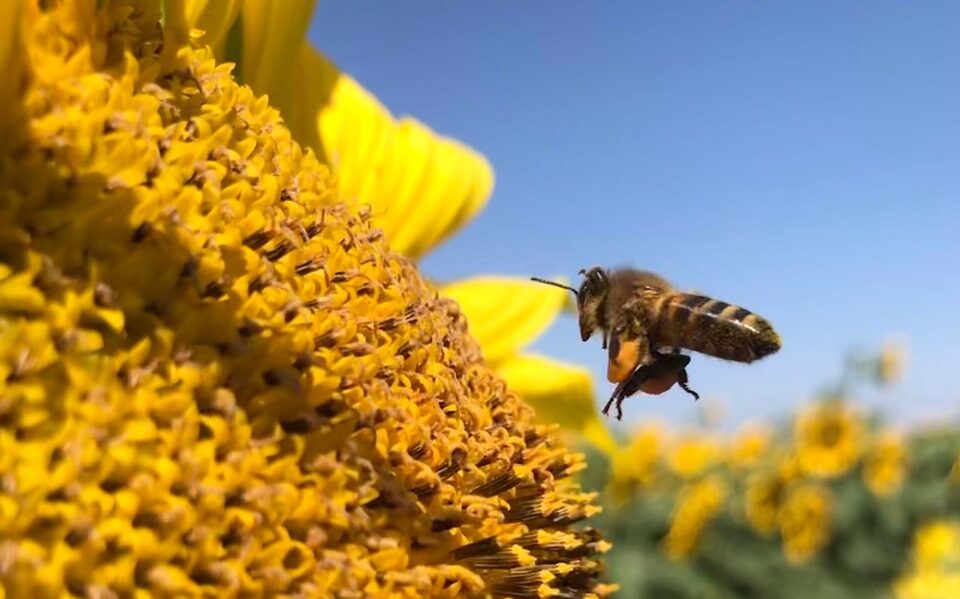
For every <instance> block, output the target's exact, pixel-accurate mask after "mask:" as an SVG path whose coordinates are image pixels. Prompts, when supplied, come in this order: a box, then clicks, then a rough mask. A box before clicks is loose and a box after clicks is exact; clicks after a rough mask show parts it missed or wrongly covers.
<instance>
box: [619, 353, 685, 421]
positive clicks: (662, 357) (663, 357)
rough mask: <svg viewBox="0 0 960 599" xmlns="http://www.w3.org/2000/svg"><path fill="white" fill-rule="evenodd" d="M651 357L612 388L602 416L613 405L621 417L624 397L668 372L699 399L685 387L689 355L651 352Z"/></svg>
mask: <svg viewBox="0 0 960 599" xmlns="http://www.w3.org/2000/svg"><path fill="white" fill-rule="evenodd" d="M653 358H654V359H653V362H651V363H650V364H647V365H646V366H640V367H639V368H637V369H636V370H634V371H633V373H632V374H631V375H630V376H629V377H627V378H625V379H624V380H622V381H620V383H619V384H617V387H616V388H615V389H614V390H613V395H611V396H610V399H608V400H607V403H606V405H604V406H603V410H602V413H603V415H604V416H606V415H607V414H608V413H609V412H610V406H611V405H615V406H616V408H617V420H620V419H621V418H622V417H623V409H622V408H621V404H623V400H624V399H626V398H627V397H630V396H631V395H633V394H634V393H636V392H637V391H640V389H641V387H643V384H644V383H646V382H647V381H649V380H651V379H656V378H660V377H663V376H667V375H670V374H676V377H677V382H678V383H679V384H680V386H681V387H682V388H683V390H684V391H686V392H687V393H690V394H691V395H693V396H694V397H696V398H698V399H699V397H700V396H699V395H697V394H696V392H694V391H693V390H691V389H690V388H689V387H687V371H686V367H687V364H689V363H690V356H686V355H683V354H661V353H659V352H653Z"/></svg>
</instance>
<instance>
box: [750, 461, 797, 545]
mask: <svg viewBox="0 0 960 599" xmlns="http://www.w3.org/2000/svg"><path fill="white" fill-rule="evenodd" d="M798 478H799V472H798V468H797V465H796V459H795V458H794V457H792V456H788V457H786V458H782V459H781V460H780V461H779V462H778V463H777V465H776V467H775V468H773V469H771V470H762V471H759V472H755V473H753V474H751V475H750V477H749V478H748V479H747V488H746V492H745V493H744V513H745V514H746V517H747V522H749V523H750V526H751V527H752V528H753V529H754V530H755V531H757V532H758V533H760V534H763V535H769V534H771V533H773V532H774V531H775V530H776V528H777V521H778V519H779V517H780V513H781V511H782V510H783V505H784V502H785V501H786V497H787V491H788V489H789V487H790V485H791V484H793V483H794V482H795V481H796V480H797V479H798Z"/></svg>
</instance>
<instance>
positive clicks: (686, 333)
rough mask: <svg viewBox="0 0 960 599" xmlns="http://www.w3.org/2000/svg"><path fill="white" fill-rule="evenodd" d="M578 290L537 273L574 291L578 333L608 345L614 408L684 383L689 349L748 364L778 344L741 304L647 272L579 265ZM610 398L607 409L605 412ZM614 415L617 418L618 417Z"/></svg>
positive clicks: (764, 323) (775, 336)
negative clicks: (635, 395) (687, 288)
mask: <svg viewBox="0 0 960 599" xmlns="http://www.w3.org/2000/svg"><path fill="white" fill-rule="evenodd" d="M580 274H581V275H582V276H583V277H584V278H583V281H582V283H581V284H580V288H579V289H574V288H573V287H569V286H567V285H562V284H560V283H555V282H553V281H547V280H544V279H538V278H534V279H533V280H535V281H538V282H541V283H546V284H548V285H554V286H557V287H562V288H564V289H568V290H570V291H572V292H573V293H574V295H576V298H577V312H578V314H579V324H580V338H581V339H582V340H583V341H586V340H588V339H589V338H590V337H591V336H592V335H593V333H594V332H595V331H597V330H599V331H601V333H602V334H603V347H604V349H607V350H608V356H609V358H608V361H607V379H608V380H609V381H610V382H611V383H618V385H617V389H616V391H614V395H613V396H612V397H611V400H610V401H611V402H613V401H616V402H617V410H618V413H619V411H620V403H621V402H622V400H623V398H624V397H627V396H629V395H632V394H633V393H636V392H639V391H644V392H646V393H652V394H658V393H663V392H665V391H666V390H668V389H669V388H671V387H672V386H673V385H674V384H679V385H680V386H681V387H682V388H683V389H684V390H685V391H687V392H688V393H691V394H692V395H694V396H695V397H696V394H695V393H693V392H692V391H691V390H690V389H689V387H687V386H686V383H687V375H686V365H687V364H688V363H689V361H690V358H689V357H688V356H682V355H680V354H679V353H678V350H680V349H687V350H691V351H695V352H699V353H702V354H706V355H708V356H713V357H715V358H720V359H723V360H730V361H734V362H742V363H747V364H749V363H751V362H754V361H755V360H759V359H761V358H763V357H766V356H768V355H770V354H772V353H775V352H776V351H777V350H779V349H780V347H781V345H782V342H781V340H780V336H779V335H778V334H777V332H776V331H775V330H774V328H773V326H772V325H771V324H770V323H769V322H768V321H767V320H766V319H764V318H763V317H761V316H760V315H758V314H756V313H754V312H751V311H750V310H747V309H745V308H741V307H739V306H735V305H732V304H729V303H727V302H724V301H721V300H717V299H713V298H710V297H707V296H705V295H700V294H695V293H687V292H682V291H677V290H676V289H674V287H673V286H672V285H671V284H670V283H669V282H667V281H666V280H665V279H664V278H663V277H661V276H659V275H656V274H654V273H651V272H647V271H642V270H635V269H632V268H620V269H610V270H605V269H602V268H599V267H593V268H590V269H584V270H581V271H580ZM609 407H610V402H608V403H607V406H606V407H605V408H604V414H606V412H607V410H608V409H609ZM618 419H619V416H618Z"/></svg>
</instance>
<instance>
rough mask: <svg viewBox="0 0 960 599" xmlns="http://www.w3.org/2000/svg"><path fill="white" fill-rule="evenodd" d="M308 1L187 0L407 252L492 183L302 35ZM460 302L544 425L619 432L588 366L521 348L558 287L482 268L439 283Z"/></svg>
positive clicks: (344, 188)
mask: <svg viewBox="0 0 960 599" xmlns="http://www.w3.org/2000/svg"><path fill="white" fill-rule="evenodd" d="M314 4H315V3H314V0H290V1H285V2H283V3H276V2H267V1H264V0H246V1H241V0H233V1H228V2H219V1H213V0H193V1H191V2H187V6H188V11H187V14H188V15H189V18H190V19H191V23H190V25H192V26H193V27H196V28H198V29H201V30H204V31H205V32H206V35H205V38H204V41H205V43H208V44H210V45H211V46H212V47H213V48H214V49H215V50H216V52H217V55H218V57H219V58H221V59H222V60H225V61H228V62H232V63H234V64H236V71H235V72H236V75H237V78H238V80H239V81H241V82H242V83H246V84H248V85H250V86H251V87H252V88H253V90H254V91H255V92H257V93H261V94H267V95H268V96H269V98H270V102H271V104H272V105H274V106H276V107H278V108H279V109H280V113H281V115H283V117H284V120H285V121H286V123H287V124H288V126H289V127H290V129H291V132H292V133H293V135H294V138H295V139H297V140H298V141H299V142H300V143H302V144H303V145H305V146H308V147H311V148H313V149H314V150H315V151H316V152H317V154H318V155H319V156H320V157H321V158H322V159H323V160H324V161H325V162H326V163H327V164H328V165H329V166H330V167H331V168H332V169H333V171H334V172H335V173H336V175H337V177H338V180H339V190H340V193H341V195H342V196H344V197H348V198H356V199H357V200H358V201H359V202H360V203H363V204H368V205H369V206H370V207H371V214H372V220H373V223H374V225H375V226H377V227H379V228H381V229H382V230H383V232H384V234H385V236H386V238H387V241H388V242H389V244H390V246H391V248H392V249H393V250H394V251H397V252H400V253H402V254H404V255H406V256H408V257H410V258H412V259H414V260H416V259H419V258H421V257H423V256H424V255H426V254H427V253H428V252H429V251H430V250H431V249H433V248H434V247H436V246H437V245H438V244H439V243H441V242H443V241H444V240H445V239H447V238H448V237H450V236H451V235H452V234H453V233H454V232H456V231H457V230H458V229H459V228H461V227H462V226H464V225H465V224H466V223H468V222H469V221H470V220H471V219H472V218H473V217H474V216H476V215H477V214H478V213H479V212H480V211H481V210H482V209H483V208H484V207H485V206H486V204H487V202H488V200H489V198H490V195H491V193H492V191H493V186H494V174H493V169H492V168H491V166H490V164H489V163H488V161H487V160H486V159H485V158H484V157H483V156H482V155H481V154H479V153H478V152H476V151H475V150H473V149H471V148H469V147H467V146H465V145H463V144H461V143H459V142H457V141H455V140H452V139H449V138H446V137H443V136H441V135H438V134H436V133H434V132H433V131H431V130H430V129H429V128H428V127H427V126H425V125H424V124H422V123H420V122H419V121H417V120H416V119H413V118H410V117H401V118H399V119H398V118H395V117H394V116H393V115H391V113H390V112H389V110H387V108H385V107H384V106H383V105H382V104H381V103H380V102H379V101H377V99H376V98H375V97H374V96H373V95H372V94H370V93H369V92H368V91H367V90H365V89H364V88H363V87H362V86H361V85H360V84H359V83H357V82H356V81H355V80H354V79H353V78H351V77H350V76H349V75H346V74H344V73H342V72H341V71H340V70H339V69H338V68H337V67H336V65H334V63H333V62H332V61H331V60H329V59H328V58H327V57H325V56H324V55H323V54H322V53H321V52H320V51H318V50H317V49H316V48H314V47H312V46H311V44H310V43H309V41H308V40H307V38H306V33H307V27H308V26H309V23H310V21H311V15H312V13H313V8H314ZM439 287H440V293H441V295H443V296H444V297H449V298H451V299H453V300H455V301H457V303H458V304H459V305H460V309H461V311H462V312H463V314H464V315H465V316H466V318H467V320H468V321H469V323H470V333H471V335H472V336H473V337H474V338H475V339H477V341H478V342H479V343H480V346H481V348H482V351H483V354H484V358H485V360H486V361H487V362H488V363H489V364H490V365H491V367H492V368H493V369H494V371H495V372H496V373H497V374H498V375H500V376H501V377H503V378H504V380H506V381H507V384H508V385H509V386H510V388H511V389H512V390H513V391H515V392H516V393H518V394H519V395H520V396H521V397H523V399H524V400H525V401H526V402H527V403H529V404H530V405H531V406H533V408H534V409H535V410H536V413H537V415H538V417H539V418H540V419H541V421H543V422H545V423H555V424H559V425H560V426H561V428H562V429H563V430H564V431H567V432H568V433H569V434H568V437H569V438H571V439H583V440H586V441H588V442H590V443H592V444H593V445H595V446H596V447H598V448H599V449H601V450H602V451H603V452H604V453H607V454H610V453H612V452H613V450H614V449H615V446H616V444H615V442H614V440H613V437H612V436H611V434H610V432H609V430H608V429H607V427H606V425H605V424H604V423H603V422H602V421H601V420H600V418H599V416H598V412H597V408H596V401H595V398H594V393H593V381H592V376H591V374H590V372H589V370H587V369H586V368H583V367H580V366H574V365H570V364H565V363H561V362H558V361H556V360H552V359H550V358H547V357H545V356H539V355H531V354H526V353H523V350H524V348H526V347H527V346H529V345H530V344H531V343H532V342H533V341H534V340H535V339H536V338H537V337H539V336H540V335H541V334H542V333H543V332H544V331H545V330H546V329H547V328H549V326H550V325H551V323H552V322H553V321H554V320H555V319H556V317H557V316H558V315H559V314H560V312H561V311H562V310H563V309H564V307H565V306H566V305H567V303H568V302H569V298H568V297H567V293H568V292H566V291H564V290H562V289H558V288H555V287H549V286H546V285H539V284H537V283H533V282H531V281H528V280H525V279H517V278H510V277H502V276H478V277H475V278H470V279H467V280H461V281H454V282H450V283H447V284H441V285H439Z"/></svg>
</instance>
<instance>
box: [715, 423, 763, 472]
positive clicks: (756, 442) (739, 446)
mask: <svg viewBox="0 0 960 599" xmlns="http://www.w3.org/2000/svg"><path fill="white" fill-rule="evenodd" d="M772 443H773V433H772V431H771V430H770V429H769V428H768V427H766V426H758V425H748V426H745V427H743V428H742V429H741V430H739V431H737V433H736V434H734V436H733V437H732V438H731V439H730V441H729V443H728V445H727V450H726V463H727V464H728V465H729V466H730V468H731V469H733V470H748V469H750V468H753V467H754V466H756V465H757V464H758V463H759V461H760V459H761V458H763V457H764V455H765V454H766V453H767V451H768V450H769V449H770V447H771V444H772Z"/></svg>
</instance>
